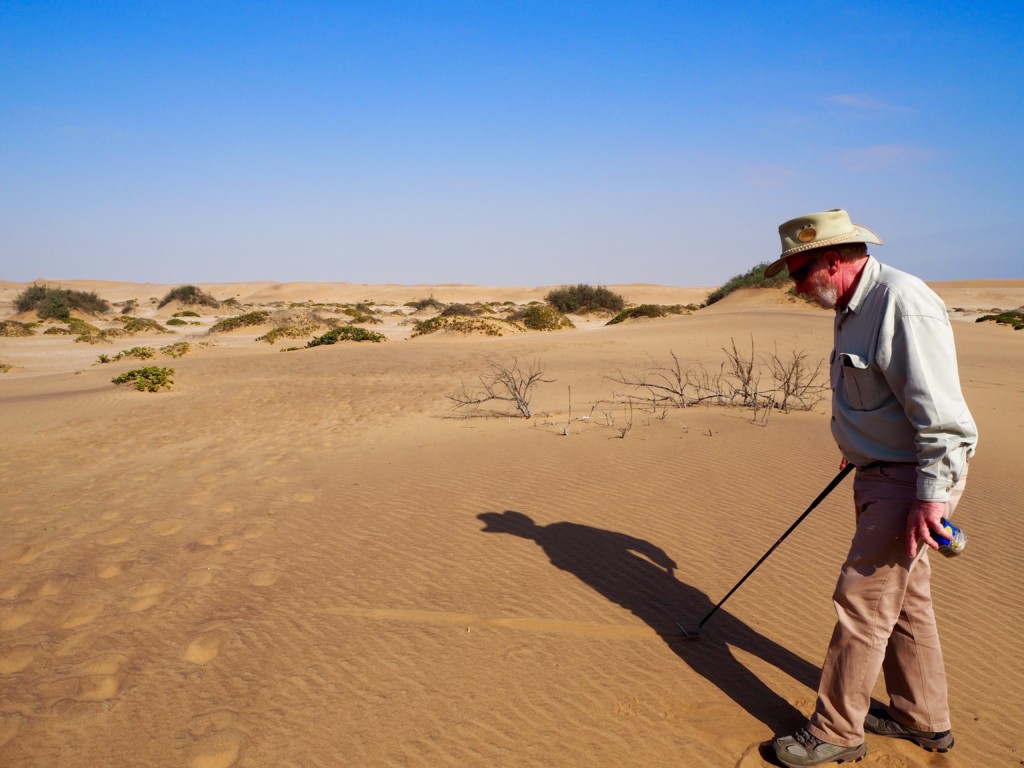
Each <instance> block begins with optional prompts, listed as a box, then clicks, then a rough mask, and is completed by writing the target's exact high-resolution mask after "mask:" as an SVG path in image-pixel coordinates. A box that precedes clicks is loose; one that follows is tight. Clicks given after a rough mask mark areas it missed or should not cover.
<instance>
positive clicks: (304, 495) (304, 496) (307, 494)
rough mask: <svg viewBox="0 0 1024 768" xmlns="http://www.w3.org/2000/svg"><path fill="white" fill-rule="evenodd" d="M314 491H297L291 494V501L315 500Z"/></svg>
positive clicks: (303, 502) (309, 502)
mask: <svg viewBox="0 0 1024 768" xmlns="http://www.w3.org/2000/svg"><path fill="white" fill-rule="evenodd" d="M316 497H317V493H316V491H299V492H298V493H296V494H294V495H293V496H292V501H297V502H299V503H300V504H311V503H313V502H314V501H316Z"/></svg>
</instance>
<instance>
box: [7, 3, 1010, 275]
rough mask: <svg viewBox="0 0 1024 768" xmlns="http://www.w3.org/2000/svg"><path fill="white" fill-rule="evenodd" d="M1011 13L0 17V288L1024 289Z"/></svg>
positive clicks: (775, 7)
mask: <svg viewBox="0 0 1024 768" xmlns="http://www.w3.org/2000/svg"><path fill="white" fill-rule="evenodd" d="M1022 48H1024V4H1022V3H1021V2H1019V0H1017V1H1016V2H985V0H981V2H977V3H975V4H973V5H972V4H967V3H963V2H955V3H954V2H944V1H943V0H937V1H936V2H915V1H910V2H899V3H896V2H848V3H835V2H817V1H812V2H804V3H783V2H722V3H708V2H706V3H690V2H642V1H641V2H629V3H600V2H564V3H563V2H556V1H552V2H515V3H511V2H509V3H505V2H493V3H492V2H465V3H455V2H364V3H347V2H333V3H329V2H308V1H304V0H292V1H290V2H287V3H286V2H269V1H268V2H259V1H258V0H253V1H251V2H214V1H208V2H189V1H188V0H181V1H179V2H173V3H172V2H166V3H165V2H157V1H155V0H154V1H153V2H102V1H100V0H92V1H91V2H28V1H23V2H17V1H14V0H0V279H7V280H15V281H29V280H34V279H37V278H49V279H99V280H126V281H141V282H160V283H184V282H197V283H201V282H225V281H242V280H278V281H300V280H312V281H351V282H366V283H381V282H397V283H445V282H460V283H475V284H486V285H549V284H561V283H577V282H585V283H591V284H613V283H630V282H654V283H662V284H666V285H684V286H687V285H688V286H702V285H717V284H720V283H722V282H724V281H725V280H727V279H728V278H729V277H731V276H732V275H734V274H737V273H740V272H745V271H746V270H747V269H749V268H750V267H751V266H753V265H754V264H756V263H758V262H760V261H765V260H770V259H772V258H774V257H775V255H776V254H777V252H778V237H777V234H776V231H777V227H778V225H779V224H780V223H781V222H782V221H784V220H785V219H788V218H791V217H793V216H797V215H800V214H803V213H807V212H810V211H817V210H824V209H827V208H834V207H842V208H846V209H847V210H849V211H850V213H851V215H852V217H853V219H854V221H855V222H857V223H860V224H864V225H866V226H868V227H871V228H872V229H874V230H875V231H876V232H878V233H879V234H880V235H881V236H882V238H883V239H884V240H885V242H886V244H885V246H883V247H881V248H878V247H876V248H875V250H874V252H875V253H876V254H877V255H879V256H880V257H881V258H883V259H884V260H886V261H887V262H889V263H891V264H893V265H894V266H898V267H901V268H903V269H907V270H909V271H912V272H915V273H916V274H919V275H920V276H922V277H924V278H925V279H929V280H949V279H971V278H1012V277H1016V278H1020V277H1024V249H1022V247H1021V240H1022V238H1021V236H1020V234H1019V230H1020V229H1021V225H1022V223H1024V221H1022V218H1024V217H1022V215H1021V210H1022V203H1024V139H1022V136H1024V128H1022V126H1024V56H1022V55H1021V54H1020V51H1021V50H1022Z"/></svg>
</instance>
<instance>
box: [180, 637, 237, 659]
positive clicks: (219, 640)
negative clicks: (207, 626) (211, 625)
mask: <svg viewBox="0 0 1024 768" xmlns="http://www.w3.org/2000/svg"><path fill="white" fill-rule="evenodd" d="M227 644H228V635H227V633H226V632H223V631H221V630H217V629H215V630H211V631H208V632H202V633H200V634H198V635H196V636H195V637H194V638H192V639H191V640H190V641H189V642H188V644H187V645H186V646H185V647H184V648H183V649H182V651H181V655H182V657H183V658H184V659H185V660H186V661H191V662H192V663H193V664H209V663H210V662H211V661H213V660H214V659H215V658H217V657H218V656H220V653H221V651H223V650H224V648H225V647H226V646H227Z"/></svg>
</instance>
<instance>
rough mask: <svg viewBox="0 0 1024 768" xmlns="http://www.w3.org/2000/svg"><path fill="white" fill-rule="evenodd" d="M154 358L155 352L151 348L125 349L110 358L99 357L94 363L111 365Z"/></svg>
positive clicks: (105, 356) (108, 356) (107, 356)
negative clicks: (129, 360)
mask: <svg viewBox="0 0 1024 768" xmlns="http://www.w3.org/2000/svg"><path fill="white" fill-rule="evenodd" d="M153 357H156V350H155V349H153V348H152V347H132V348H131V349H125V350H122V351H120V352H118V353H117V354H116V355H114V356H113V357H111V356H110V355H100V356H99V358H97V361H96V362H99V363H113V362H114V361H116V360H128V359H133V360H149V359H150V358H153Z"/></svg>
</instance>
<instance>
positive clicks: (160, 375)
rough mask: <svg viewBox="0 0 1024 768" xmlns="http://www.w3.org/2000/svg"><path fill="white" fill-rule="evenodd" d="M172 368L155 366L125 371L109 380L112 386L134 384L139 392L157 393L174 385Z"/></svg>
mask: <svg viewBox="0 0 1024 768" xmlns="http://www.w3.org/2000/svg"><path fill="white" fill-rule="evenodd" d="M172 376H174V369H173V368H158V367H157V366H155V365H150V366H146V367H145V368H135V369H134V370H131V371H125V372H124V373H122V374H121V375H120V376H115V377H114V378H112V379H111V382H113V383H114V384H118V385H120V384H134V385H135V388H136V389H137V390H139V391H140V392H159V391H160V390H161V389H170V388H171V385H172V384H173V383H174V379H173V378H171V377H172Z"/></svg>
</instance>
